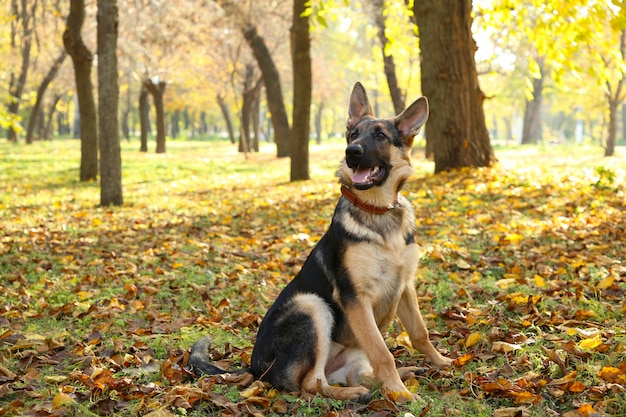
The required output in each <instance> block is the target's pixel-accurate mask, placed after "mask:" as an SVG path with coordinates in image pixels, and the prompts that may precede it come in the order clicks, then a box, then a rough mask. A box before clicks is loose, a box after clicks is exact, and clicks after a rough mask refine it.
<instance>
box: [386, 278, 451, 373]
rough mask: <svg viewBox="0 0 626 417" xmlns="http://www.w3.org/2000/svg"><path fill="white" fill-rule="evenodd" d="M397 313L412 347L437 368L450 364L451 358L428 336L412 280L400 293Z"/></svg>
mask: <svg viewBox="0 0 626 417" xmlns="http://www.w3.org/2000/svg"><path fill="white" fill-rule="evenodd" d="M397 314H398V318H400V321H401V322H402V326H403V327H404V329H405V330H406V332H407V333H408V334H409V339H410V340H411V344H412V345H413V347H414V348H416V349H417V350H419V351H420V352H422V353H423V354H424V355H426V357H427V358H428V360H430V362H432V364H433V365H435V366H437V367H439V368H446V367H449V366H451V365H452V359H449V358H446V357H445V356H442V355H441V353H439V352H438V351H437V349H435V347H434V346H433V344H432V343H431V341H430V339H429V338H428V329H427V328H426V324H425V323H424V319H423V318H422V314H421V313H420V309H419V303H418V301H417V293H416V291H415V287H413V283H412V282H410V283H409V284H408V285H407V286H406V288H405V289H404V291H403V293H402V297H401V298H400V303H399V304H398V312H397Z"/></svg>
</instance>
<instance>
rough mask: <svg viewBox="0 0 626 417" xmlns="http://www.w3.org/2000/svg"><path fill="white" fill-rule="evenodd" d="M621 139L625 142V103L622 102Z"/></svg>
mask: <svg viewBox="0 0 626 417" xmlns="http://www.w3.org/2000/svg"><path fill="white" fill-rule="evenodd" d="M622 141H624V142H626V104H622Z"/></svg>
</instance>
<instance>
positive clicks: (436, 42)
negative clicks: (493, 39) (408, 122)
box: [413, 0, 495, 173]
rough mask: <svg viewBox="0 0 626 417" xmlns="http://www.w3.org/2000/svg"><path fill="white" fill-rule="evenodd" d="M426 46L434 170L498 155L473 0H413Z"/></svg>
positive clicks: (421, 39) (424, 63) (423, 46)
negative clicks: (478, 60)
mask: <svg viewBox="0 0 626 417" xmlns="http://www.w3.org/2000/svg"><path fill="white" fill-rule="evenodd" d="M413 11H414V15H415V18H416V21H417V26H418V29H419V42H420V50H421V51H422V65H421V70H422V76H421V79H422V92H423V94H424V95H425V96H426V97H427V98H428V100H429V101H430V118H429V120H428V123H427V124H426V140H427V141H428V142H430V143H433V149H434V156H435V172H436V173H438V172H441V171H447V170H451V169H455V168H461V167H482V166H489V165H491V164H492V163H493V162H494V161H495V158H494V154H493V149H492V147H491V143H490V141H489V133H488V131H487V127H486V125H485V114H484V112H483V100H484V94H483V93H482V91H481V90H480V87H479V85H478V74H477V71H476V64H475V61H474V52H475V51H476V43H475V42H474V39H473V38H472V32H471V24H472V15H471V13H472V2H471V0H415V3H414V6H413Z"/></svg>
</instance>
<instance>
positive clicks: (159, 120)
mask: <svg viewBox="0 0 626 417" xmlns="http://www.w3.org/2000/svg"><path fill="white" fill-rule="evenodd" d="M143 85H144V87H146V89H147V90H148V92H149V93H150V95H152V100H154V111H155V113H156V125H157V133H156V142H157V146H156V153H165V108H164V104H163V94H164V93H165V85H166V83H165V81H160V80H153V79H152V78H148V79H146V80H144V82H143Z"/></svg>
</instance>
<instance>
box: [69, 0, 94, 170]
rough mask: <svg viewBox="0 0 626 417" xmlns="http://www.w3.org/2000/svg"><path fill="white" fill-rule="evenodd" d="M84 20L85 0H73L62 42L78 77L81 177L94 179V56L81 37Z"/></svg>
mask: <svg viewBox="0 0 626 417" xmlns="http://www.w3.org/2000/svg"><path fill="white" fill-rule="evenodd" d="M84 21H85V2H84V0H70V14H69V15H68V17H67V25H66V28H65V32H63V45H64V46H65V50H67V53H68V54H69V55H70V57H71V58H72V62H73V64H74V75H75V78H76V94H77V96H78V108H79V113H80V143H81V146H80V150H81V158H80V180H81V181H92V180H95V179H96V178H97V177H98V128H97V122H96V104H95V101H94V98H93V85H92V83H91V65H92V61H93V55H92V54H91V52H90V51H89V49H87V46H86V45H85V44H84V42H83V39H82V37H81V34H80V32H81V30H82V27H83V23H84Z"/></svg>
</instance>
